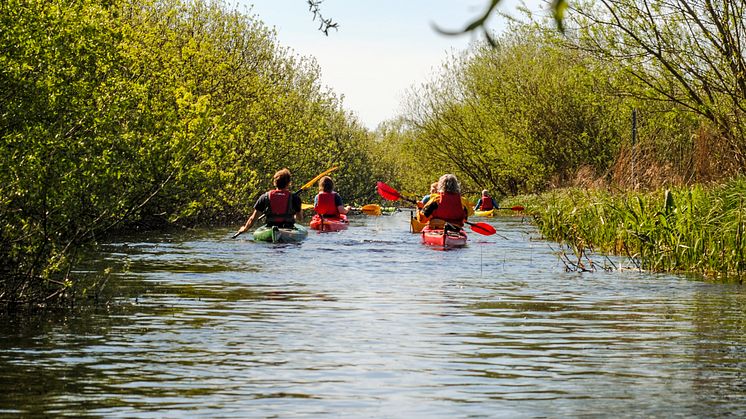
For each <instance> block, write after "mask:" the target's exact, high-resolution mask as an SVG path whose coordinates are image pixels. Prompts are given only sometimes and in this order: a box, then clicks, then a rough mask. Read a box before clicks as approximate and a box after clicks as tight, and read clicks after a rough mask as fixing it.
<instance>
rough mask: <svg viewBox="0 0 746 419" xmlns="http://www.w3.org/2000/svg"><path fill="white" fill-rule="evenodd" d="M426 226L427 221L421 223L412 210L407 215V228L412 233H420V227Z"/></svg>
mask: <svg viewBox="0 0 746 419" xmlns="http://www.w3.org/2000/svg"><path fill="white" fill-rule="evenodd" d="M425 227H427V223H421V222H419V221H418V220H417V217H416V216H415V215H414V212H410V216H409V230H410V231H411V232H412V233H421V232H422V229H423V228H425Z"/></svg>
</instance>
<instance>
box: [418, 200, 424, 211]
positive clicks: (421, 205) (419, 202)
mask: <svg viewBox="0 0 746 419" xmlns="http://www.w3.org/2000/svg"><path fill="white" fill-rule="evenodd" d="M424 206H425V204H423V203H422V201H417V208H419V209H422V208H423V207H424Z"/></svg>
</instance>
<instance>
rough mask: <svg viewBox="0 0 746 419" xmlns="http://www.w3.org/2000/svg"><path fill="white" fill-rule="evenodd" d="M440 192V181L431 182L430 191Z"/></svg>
mask: <svg viewBox="0 0 746 419" xmlns="http://www.w3.org/2000/svg"><path fill="white" fill-rule="evenodd" d="M434 192H438V182H433V183H431V184H430V193H434Z"/></svg>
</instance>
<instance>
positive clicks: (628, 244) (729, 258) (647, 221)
mask: <svg viewBox="0 0 746 419" xmlns="http://www.w3.org/2000/svg"><path fill="white" fill-rule="evenodd" d="M745 197H746V178H743V177H741V178H737V179H733V180H730V181H728V182H727V183H724V184H720V185H712V186H700V185H697V186H692V187H684V188H672V189H666V190H656V191H651V192H627V191H609V190H588V189H562V190H555V191H552V192H547V193H544V194H541V195H527V196H521V197H517V198H515V202H516V203H518V202H520V204H521V205H524V206H525V207H526V211H527V212H528V213H530V214H533V216H534V218H535V221H536V224H537V226H538V228H539V230H540V231H541V233H542V234H543V235H544V236H545V237H546V238H547V239H549V240H554V241H557V242H560V243H563V244H567V245H568V246H570V247H571V248H572V250H573V251H574V252H575V253H576V254H577V255H581V254H583V252H585V251H587V250H593V251H597V252H604V253H611V254H616V255H624V256H628V257H630V258H631V259H632V260H635V261H636V262H637V263H639V266H640V267H641V268H642V269H646V270H650V271H654V272H694V273H700V274H703V275H705V276H707V277H711V278H715V277H717V278H727V279H735V280H737V281H738V282H742V278H743V273H744V268H745V266H744V265H745V263H744V253H745V251H746V241H745V240H744V229H745V227H746V225H745V223H746V217H745V216H744V215H746V209H745V203H744V198H745ZM511 202H513V200H511Z"/></svg>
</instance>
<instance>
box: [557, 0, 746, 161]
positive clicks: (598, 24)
mask: <svg viewBox="0 0 746 419" xmlns="http://www.w3.org/2000/svg"><path fill="white" fill-rule="evenodd" d="M572 11H573V13H572V16H573V20H572V25H573V26H574V27H575V28H576V29H577V32H578V45H579V46H580V47H581V48H583V49H584V50H586V51H588V52H590V53H591V54H594V55H596V56H598V57H602V58H604V59H606V60H609V61H613V62H614V63H617V64H618V65H621V66H623V68H624V69H626V71H627V72H628V73H629V74H631V75H632V76H633V77H634V78H636V79H637V80H639V81H640V82H641V84H642V86H643V88H641V89H638V90H637V91H634V92H632V93H634V94H635V95H636V96H637V97H640V98H644V99H648V100H654V101H660V100H663V101H667V102H669V103H671V104H673V105H675V106H677V107H682V108H684V109H687V110H688V111H689V112H691V113H693V114H696V115H698V116H700V117H701V118H703V119H704V120H706V121H709V123H711V124H712V125H713V126H714V127H715V129H716V130H717V131H718V132H719V133H720V135H721V136H722V138H724V139H725V140H726V141H727V143H728V146H729V148H730V151H731V153H733V156H734V158H735V160H736V162H737V163H738V165H739V167H740V168H741V170H743V169H746V119H744V117H745V116H746V38H744V34H746V20H745V19H744V16H746V3H744V2H743V1H742V0H720V1H717V2H713V1H711V0H672V1H670V0H645V1H643V0H622V1H610V0H599V1H597V2H595V3H580V4H577V6H576V7H573V9H572Z"/></svg>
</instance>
